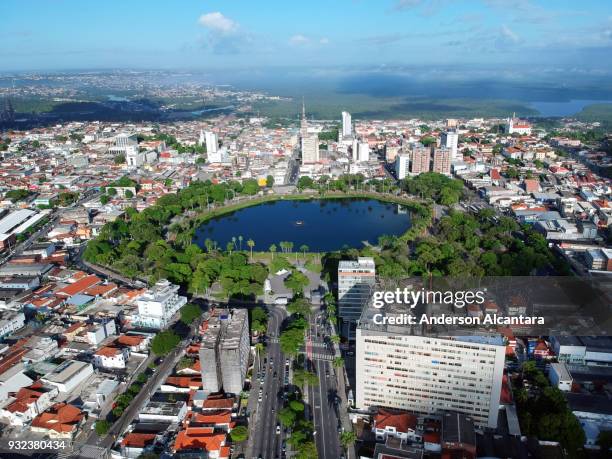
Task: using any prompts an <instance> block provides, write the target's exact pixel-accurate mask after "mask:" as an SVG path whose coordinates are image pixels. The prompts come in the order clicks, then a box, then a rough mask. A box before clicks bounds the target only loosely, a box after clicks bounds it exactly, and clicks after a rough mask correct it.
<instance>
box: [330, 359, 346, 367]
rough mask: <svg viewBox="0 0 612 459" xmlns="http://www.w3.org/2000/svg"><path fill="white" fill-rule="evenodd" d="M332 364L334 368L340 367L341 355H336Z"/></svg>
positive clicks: (341, 362)
mask: <svg viewBox="0 0 612 459" xmlns="http://www.w3.org/2000/svg"><path fill="white" fill-rule="evenodd" d="M332 364H333V366H334V368H342V367H343V366H344V359H343V358H342V357H336V358H335V359H334V361H333V363H332Z"/></svg>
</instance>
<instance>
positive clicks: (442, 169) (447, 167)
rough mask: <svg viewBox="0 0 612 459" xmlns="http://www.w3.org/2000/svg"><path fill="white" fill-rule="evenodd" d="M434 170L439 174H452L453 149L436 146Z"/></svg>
mask: <svg viewBox="0 0 612 459" xmlns="http://www.w3.org/2000/svg"><path fill="white" fill-rule="evenodd" d="M433 171H434V172H437V173H438V174H444V175H450V171H451V150H450V149H449V148H434V152H433Z"/></svg>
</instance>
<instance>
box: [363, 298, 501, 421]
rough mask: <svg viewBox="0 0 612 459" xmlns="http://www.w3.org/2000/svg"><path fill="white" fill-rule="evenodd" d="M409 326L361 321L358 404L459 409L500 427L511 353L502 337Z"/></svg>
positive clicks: (421, 410)
mask: <svg viewBox="0 0 612 459" xmlns="http://www.w3.org/2000/svg"><path fill="white" fill-rule="evenodd" d="M380 311H381V310H380V309H377V310H376V311H375V312H376V313H379V312H380ZM365 314H367V313H366V312H364V315H365ZM408 330H409V328H407V327H405V326H393V325H376V324H375V323H374V322H373V320H372V317H371V316H369V317H364V316H362V318H361V319H360V321H359V324H358V326H357V332H356V346H357V347H356V352H355V356H356V357H355V358H356V394H355V395H356V398H355V404H356V406H357V408H359V409H368V408H370V407H386V408H396V409H402V410H408V411H411V412H413V413H418V414H425V415H426V414H435V413H439V412H440V411H454V412H458V413H464V414H467V415H469V416H471V417H472V418H473V420H474V422H475V423H476V424H478V425H480V426H483V427H491V428H495V427H496V426H497V415H498V411H499V397H500V393H501V385H502V377H503V372H504V357H505V346H504V344H503V341H502V339H501V337H483V336H471V337H447V338H439V337H429V336H416V335H410V334H408V333H409V332H408Z"/></svg>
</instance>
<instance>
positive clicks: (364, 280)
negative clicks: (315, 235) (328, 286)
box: [338, 257, 376, 339]
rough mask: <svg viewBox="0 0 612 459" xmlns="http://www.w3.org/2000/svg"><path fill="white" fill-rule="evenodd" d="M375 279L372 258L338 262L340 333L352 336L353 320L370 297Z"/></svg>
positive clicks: (353, 332)
mask: <svg viewBox="0 0 612 459" xmlns="http://www.w3.org/2000/svg"><path fill="white" fill-rule="evenodd" d="M375 281H376V265H375V264H374V259H373V258H368V257H359V258H358V259H357V261H354V260H350V261H347V260H344V261H341V262H340V263H339V264H338V315H339V316H340V318H341V319H342V322H343V324H342V334H343V335H344V336H346V337H348V338H349V339H350V338H354V334H355V322H356V321H357V319H359V317H360V316H361V310H362V309H363V307H364V305H366V304H367V302H368V300H369V298H370V290H371V289H372V287H373V286H374V283H375Z"/></svg>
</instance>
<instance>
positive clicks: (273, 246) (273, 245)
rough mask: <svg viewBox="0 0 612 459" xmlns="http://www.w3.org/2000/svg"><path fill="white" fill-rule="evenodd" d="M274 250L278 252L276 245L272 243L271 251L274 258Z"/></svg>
mask: <svg viewBox="0 0 612 459" xmlns="http://www.w3.org/2000/svg"><path fill="white" fill-rule="evenodd" d="M274 252H276V245H275V244H272V245H271V246H270V253H271V254H272V259H273V260H274Z"/></svg>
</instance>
